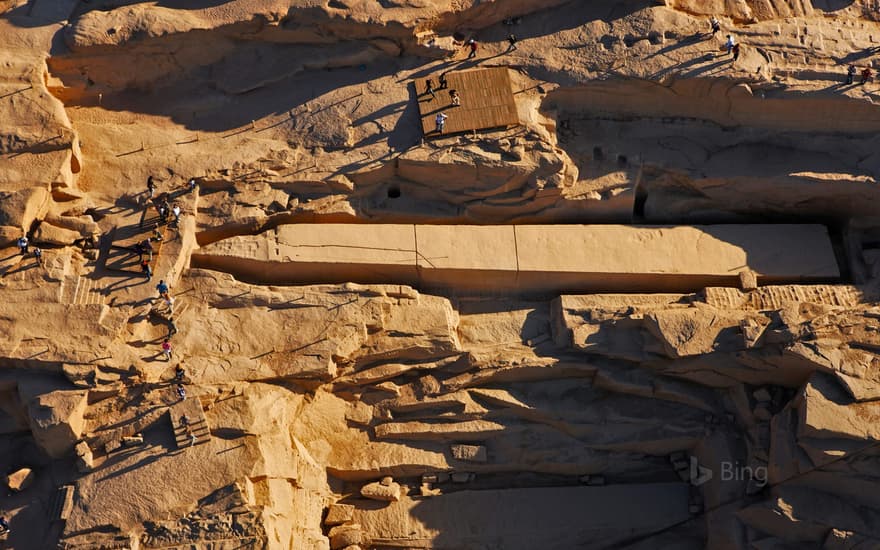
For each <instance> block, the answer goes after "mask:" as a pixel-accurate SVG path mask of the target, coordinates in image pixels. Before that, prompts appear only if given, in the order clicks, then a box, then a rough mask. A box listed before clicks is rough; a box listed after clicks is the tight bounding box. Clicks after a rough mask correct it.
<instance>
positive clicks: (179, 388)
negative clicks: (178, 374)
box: [176, 384, 186, 401]
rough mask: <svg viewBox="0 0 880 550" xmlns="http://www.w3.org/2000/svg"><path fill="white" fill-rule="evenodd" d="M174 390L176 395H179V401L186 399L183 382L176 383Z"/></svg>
mask: <svg viewBox="0 0 880 550" xmlns="http://www.w3.org/2000/svg"><path fill="white" fill-rule="evenodd" d="M176 391H177V397H179V398H180V400H181V401H183V400H184V399H186V388H184V387H183V384H178V385H177V389H176Z"/></svg>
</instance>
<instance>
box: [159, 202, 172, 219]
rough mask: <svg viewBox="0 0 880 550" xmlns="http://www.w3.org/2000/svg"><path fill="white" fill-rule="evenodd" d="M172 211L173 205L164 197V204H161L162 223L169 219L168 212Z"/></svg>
mask: <svg viewBox="0 0 880 550" xmlns="http://www.w3.org/2000/svg"><path fill="white" fill-rule="evenodd" d="M170 212H171V205H170V204H168V199H167V198H166V199H163V200H162V204H161V205H160V206H159V216H160V217H161V218H162V223H165V221H167V220H168V214H169V213H170Z"/></svg>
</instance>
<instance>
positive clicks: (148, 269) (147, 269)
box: [141, 259, 153, 281]
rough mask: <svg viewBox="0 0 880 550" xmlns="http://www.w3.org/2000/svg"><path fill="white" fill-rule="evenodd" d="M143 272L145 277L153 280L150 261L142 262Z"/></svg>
mask: <svg viewBox="0 0 880 550" xmlns="http://www.w3.org/2000/svg"><path fill="white" fill-rule="evenodd" d="M141 271H143V272H144V275H146V276H147V280H148V281H150V280H152V279H153V268H152V267H150V260H147V259H143V260H141Z"/></svg>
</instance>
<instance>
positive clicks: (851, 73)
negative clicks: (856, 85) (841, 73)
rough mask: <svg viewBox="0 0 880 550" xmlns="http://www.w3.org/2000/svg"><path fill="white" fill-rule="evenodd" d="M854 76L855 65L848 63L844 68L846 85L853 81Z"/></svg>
mask: <svg viewBox="0 0 880 550" xmlns="http://www.w3.org/2000/svg"><path fill="white" fill-rule="evenodd" d="M855 76H856V66H855V65H850V66H849V67H847V68H846V85H847V86H849V85H850V84H852V83H853V78H855Z"/></svg>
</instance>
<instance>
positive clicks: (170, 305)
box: [165, 292, 174, 315]
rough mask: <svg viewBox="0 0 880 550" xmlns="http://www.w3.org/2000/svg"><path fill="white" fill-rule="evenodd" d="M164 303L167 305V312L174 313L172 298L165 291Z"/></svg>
mask: <svg viewBox="0 0 880 550" xmlns="http://www.w3.org/2000/svg"><path fill="white" fill-rule="evenodd" d="M165 305H166V306H167V307H168V314H169V315H172V314H174V298H172V297H171V296H169V295H168V293H167V292H166V293H165Z"/></svg>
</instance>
